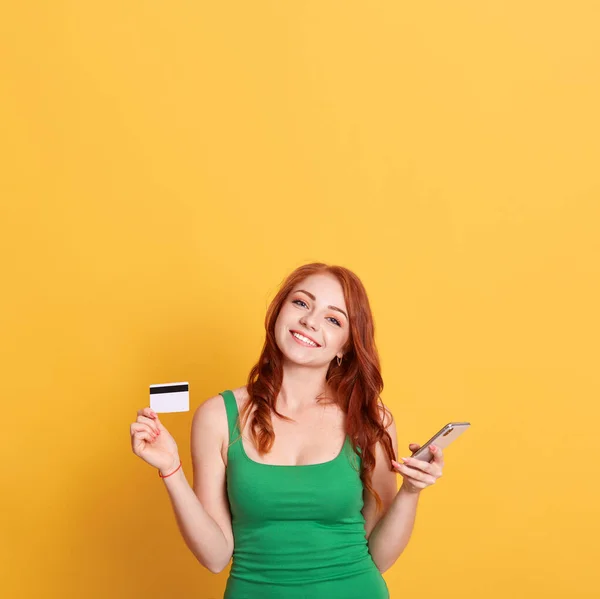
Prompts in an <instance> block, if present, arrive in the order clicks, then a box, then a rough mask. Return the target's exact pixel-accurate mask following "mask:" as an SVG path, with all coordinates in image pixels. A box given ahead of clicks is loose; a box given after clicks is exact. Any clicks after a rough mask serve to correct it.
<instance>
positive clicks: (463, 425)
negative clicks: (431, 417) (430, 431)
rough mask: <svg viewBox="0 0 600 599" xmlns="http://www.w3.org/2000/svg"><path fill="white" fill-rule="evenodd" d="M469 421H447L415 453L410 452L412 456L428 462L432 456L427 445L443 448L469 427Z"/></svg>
mask: <svg viewBox="0 0 600 599" xmlns="http://www.w3.org/2000/svg"><path fill="white" fill-rule="evenodd" d="M470 426H471V423H470V422H449V423H448V424H447V425H446V426H444V427H443V428H442V429H440V430H439V431H438V432H437V433H436V434H435V435H433V437H431V439H429V441H427V443H423V445H421V447H420V448H419V449H417V451H415V453H413V454H412V456H411V457H412V458H415V459H417V460H423V461H424V462H430V461H431V460H432V458H433V454H432V453H431V451H430V449H429V446H430V445H432V444H433V445H436V446H437V447H440V448H441V449H445V448H446V447H448V445H450V443H452V441H454V439H456V438H457V437H459V436H460V435H462V434H463V433H464V432H465V431H466V430H467V429H468V428H469V427H470Z"/></svg>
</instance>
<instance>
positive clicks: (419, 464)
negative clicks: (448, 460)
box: [402, 458, 433, 474]
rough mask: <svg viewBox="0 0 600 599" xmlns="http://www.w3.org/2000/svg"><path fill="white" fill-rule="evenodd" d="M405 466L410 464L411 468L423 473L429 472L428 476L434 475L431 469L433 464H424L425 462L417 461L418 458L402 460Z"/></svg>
mask: <svg viewBox="0 0 600 599" xmlns="http://www.w3.org/2000/svg"><path fill="white" fill-rule="evenodd" d="M402 459H403V460H404V463H405V464H408V465H409V466H410V467H411V468H415V469H416V470H422V471H423V472H427V473H428V474H432V472H433V470H432V468H431V464H430V463H429V462H424V461H423V460H417V459H416V458H402Z"/></svg>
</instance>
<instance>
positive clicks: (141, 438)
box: [131, 431, 152, 455]
mask: <svg viewBox="0 0 600 599" xmlns="http://www.w3.org/2000/svg"><path fill="white" fill-rule="evenodd" d="M146 443H152V435H151V434H150V433H149V432H148V431H136V432H135V433H133V435H132V436H131V448H132V449H133V452H134V453H135V454H137V455H140V452H141V451H142V450H143V449H144V447H145V445H146Z"/></svg>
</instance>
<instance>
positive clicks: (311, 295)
mask: <svg viewBox="0 0 600 599" xmlns="http://www.w3.org/2000/svg"><path fill="white" fill-rule="evenodd" d="M296 293H306V295H308V297H310V299H311V300H313V301H315V300H316V299H317V298H316V297H315V296H314V295H313V294H312V293H310V291H306V290H305V289H296ZM327 307H328V308H329V309H330V310H336V311H337V312H341V313H342V314H343V315H344V316H345V317H346V319H348V315H347V314H346V313H345V312H344V311H343V310H342V309H341V308H337V307H336V306H327Z"/></svg>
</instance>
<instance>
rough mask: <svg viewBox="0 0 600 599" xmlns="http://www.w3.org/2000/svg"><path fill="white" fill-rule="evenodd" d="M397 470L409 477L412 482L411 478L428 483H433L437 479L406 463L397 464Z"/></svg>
mask: <svg viewBox="0 0 600 599" xmlns="http://www.w3.org/2000/svg"><path fill="white" fill-rule="evenodd" d="M397 470H398V472H400V474H402V475H404V476H406V477H407V478H409V479H411V480H410V482H411V483H412V482H413V480H417V481H421V482H424V483H427V484H428V485H433V484H434V483H435V481H436V480H437V479H436V477H435V476H431V475H429V474H425V472H422V471H421V470H415V469H414V468H410V467H409V466H407V465H406V464H398V468H397Z"/></svg>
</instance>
